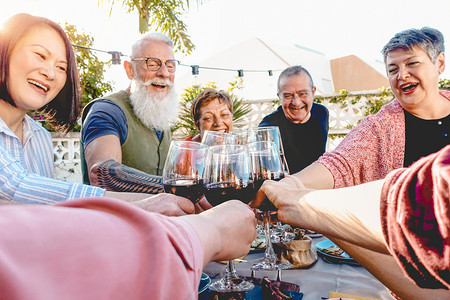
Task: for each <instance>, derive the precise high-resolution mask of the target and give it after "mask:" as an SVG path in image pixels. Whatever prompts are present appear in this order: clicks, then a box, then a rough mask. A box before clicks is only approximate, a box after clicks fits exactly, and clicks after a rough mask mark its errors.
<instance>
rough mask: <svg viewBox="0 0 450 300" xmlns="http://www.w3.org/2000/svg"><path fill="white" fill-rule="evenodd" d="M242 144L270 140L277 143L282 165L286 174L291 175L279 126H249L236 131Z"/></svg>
mask: <svg viewBox="0 0 450 300" xmlns="http://www.w3.org/2000/svg"><path fill="white" fill-rule="evenodd" d="M236 135H237V136H238V140H239V143H240V144H244V145H245V144H248V143H252V142H262V141H268V142H273V143H275V144H276V146H277V149H278V151H279V155H280V157H281V161H282V167H283V171H284V173H285V175H289V167H288V164H287V161H286V156H285V155H284V149H283V141H282V139H281V133H280V129H279V128H278V126H269V127H256V128H248V129H246V130H243V131H240V132H238V133H236Z"/></svg>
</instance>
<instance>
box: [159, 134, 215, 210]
mask: <svg viewBox="0 0 450 300" xmlns="http://www.w3.org/2000/svg"><path fill="white" fill-rule="evenodd" d="M207 150H208V146H206V145H204V144H201V143H197V142H191V141H172V143H171V144H170V147H169V152H168V153H167V158H166V162H165V164H164V169H163V179H162V181H163V185H164V191H165V192H166V193H171V194H175V195H177V196H181V197H185V198H188V199H189V200H191V201H192V203H194V204H195V203H197V202H198V201H199V200H200V199H201V198H202V197H203V191H204V182H203V171H204V161H205V158H206V153H207Z"/></svg>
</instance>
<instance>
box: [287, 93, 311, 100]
mask: <svg viewBox="0 0 450 300" xmlns="http://www.w3.org/2000/svg"><path fill="white" fill-rule="evenodd" d="M310 94H311V92H309V91H299V92H294V93H292V94H291V93H283V94H282V98H283V99H284V100H288V101H291V100H294V97H295V95H297V96H298V97H299V98H300V99H305V98H306V97H308V96H309V95H310Z"/></svg>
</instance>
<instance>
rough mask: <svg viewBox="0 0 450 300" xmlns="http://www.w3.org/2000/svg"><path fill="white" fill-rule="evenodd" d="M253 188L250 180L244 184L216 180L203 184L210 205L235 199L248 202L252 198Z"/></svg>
mask: <svg viewBox="0 0 450 300" xmlns="http://www.w3.org/2000/svg"><path fill="white" fill-rule="evenodd" d="M254 193H255V189H254V186H253V183H252V182H248V183H247V184H246V185H245V186H243V185H236V184H235V183H233V182H217V183H211V184H206V185H205V196H206V199H207V200H208V202H209V203H210V204H211V205H212V206H216V205H219V204H221V203H223V202H225V201H228V200H232V199H236V200H240V201H242V202H244V203H245V204H248V203H249V202H250V201H251V200H252V199H253V198H254Z"/></svg>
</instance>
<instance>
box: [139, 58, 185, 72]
mask: <svg viewBox="0 0 450 300" xmlns="http://www.w3.org/2000/svg"><path fill="white" fill-rule="evenodd" d="M139 60H142V61H145V63H146V65H147V69H148V70H149V71H158V70H159V69H160V68H161V66H162V64H163V63H164V64H165V65H166V68H167V71H169V72H170V73H175V71H176V70H177V65H178V63H179V61H178V60H176V59H168V60H166V61H162V60H160V59H159V58H156V57H139V58H133V59H132V60H131V61H139Z"/></svg>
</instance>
